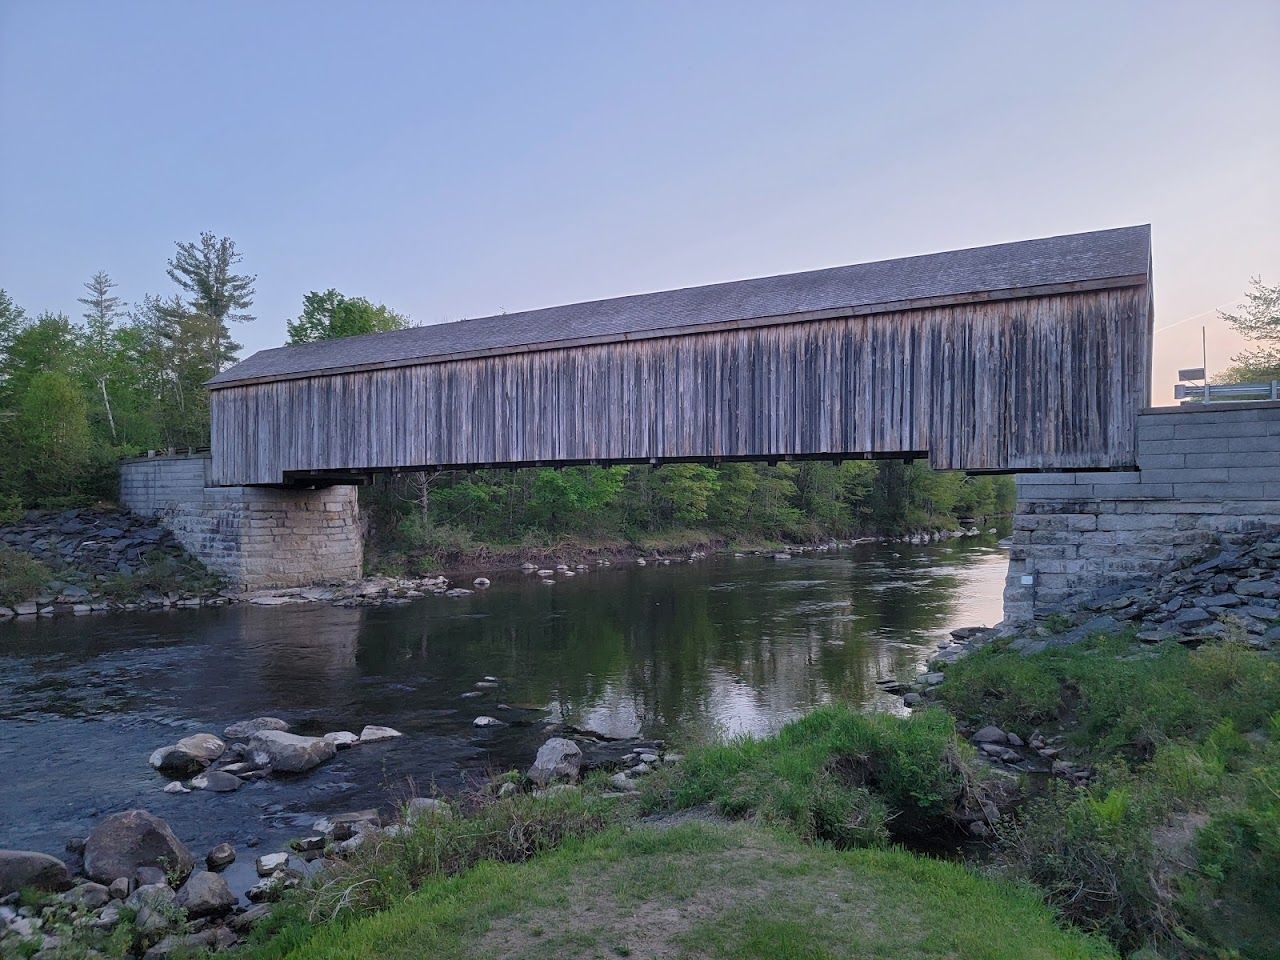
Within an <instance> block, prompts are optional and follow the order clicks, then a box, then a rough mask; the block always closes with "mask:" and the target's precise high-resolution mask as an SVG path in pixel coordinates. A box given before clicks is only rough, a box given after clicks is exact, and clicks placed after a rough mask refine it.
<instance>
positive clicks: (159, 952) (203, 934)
mask: <svg viewBox="0 0 1280 960" xmlns="http://www.w3.org/2000/svg"><path fill="white" fill-rule="evenodd" d="M237 939H238V938H237V937H236V935H235V934H234V933H232V932H231V931H230V930H228V929H227V928H226V927H208V928H206V929H204V930H201V931H199V932H197V933H184V934H172V935H170V936H167V937H164V938H163V939H162V940H161V941H160V942H159V943H157V944H156V945H155V946H153V947H152V948H151V949H150V950H148V951H147V952H146V953H144V954H143V955H142V960H176V958H178V957H191V956H196V955H203V954H204V953H206V952H208V951H211V950H226V949H227V948H228V947H233V946H235V944H236V941H237Z"/></svg>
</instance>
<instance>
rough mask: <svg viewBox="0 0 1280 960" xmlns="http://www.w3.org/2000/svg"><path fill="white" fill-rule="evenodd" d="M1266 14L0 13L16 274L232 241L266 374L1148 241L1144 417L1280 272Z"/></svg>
mask: <svg viewBox="0 0 1280 960" xmlns="http://www.w3.org/2000/svg"><path fill="white" fill-rule="evenodd" d="M1277 51H1280V2H1276V0H1261V2H1245V0H1241V2H1231V0H1203V2H1201V3H1177V2H1154V3H1137V2H1117V0H1110V2H1106V3H1093V2H1074V3H1070V4H1049V3H1040V2H1022V3H1000V2H985V3H974V2H964V3H947V4H941V3H939V4H932V3H924V2H903V3H894V4H888V3H865V4H862V3H855V2H840V3H822V2H816V0H815V2H802V0H788V2H781V0H779V2H776V3H757V2H751V0H733V2H726V3H718V2H710V0H704V2H699V3H697V4H684V3H674V2H671V3H659V2H650V3H645V2H633V3H626V4H624V3H599V2H590V3H589V2H586V0H582V2H579V3H561V2H523V0H522V2H477V3H472V4H457V3H438V4H430V3H393V2H367V3H359V4H350V3H337V2H323V0H321V2H316V0H309V2H292V3H291V2H284V0H276V2H272V3H266V4H264V3H258V2H230V0H224V2H220V3H216V4H195V3H182V4H175V3H172V2H154V3H152V2H132V0H113V2H112V3H109V4H107V3H100V2H89V3H78V2H70V0H0V131H2V133H0V143H2V144H3V146H0V287H3V288H5V289H7V290H8V291H9V293H10V295H11V296H13V298H14V299H15V300H16V301H17V302H18V303H19V304H20V305H22V306H23V307H25V308H26V309H27V310H28V311H29V312H34V311H38V310H43V309H50V310H62V311H65V312H67V313H70V314H72V315H78V314H79V313H80V312H81V310H82V308H81V306H80V305H79V304H78V303H76V297H77V296H80V295H81V294H82V292H83V291H82V289H81V284H82V283H83V281H84V280H86V279H87V278H88V277H89V276H90V275H91V274H92V273H94V272H95V271H97V270H106V271H107V272H108V273H110V274H111V276H112V277H113V278H115V279H116V281H117V282H118V283H119V288H118V290H117V292H118V293H119V294H120V295H122V296H123V297H125V298H126V299H127V300H129V301H137V300H140V299H141V298H142V296H143V295H144V294H147V293H168V292H170V290H171V289H172V285H171V283H170V281H169V280H168V279H167V277H166V276H165V261H166V259H167V258H169V257H170V256H172V254H173V250H174V243H175V242H176V241H179V240H192V239H195V238H196V237H197V236H198V235H199V234H200V232H201V231H202V230H211V231H213V232H215V233H217V234H218V235H226V236H230V237H232V238H234V240H235V241H236V244H237V246H238V248H239V250H240V251H241V252H242V253H243V255H244V261H243V264H242V266H243V268H244V269H245V270H246V271H247V272H249V273H253V274H256V275H257V285H256V287H257V295H256V298H255V303H254V309H253V312H254V313H256V315H257V317H258V319H257V320H256V321H255V322H253V323H251V324H247V325H244V326H240V327H237V329H236V330H235V331H234V333H235V335H236V336H237V339H239V340H240V341H241V342H242V343H243V344H244V345H245V347H246V351H245V354H246V355H247V353H249V352H252V351H253V350H256V349H260V348H263V347H268V346H276V345H278V344H280V343H282V342H283V341H284V339H285V321H286V320H287V319H288V318H290V317H293V316H296V315H297V314H298V312H299V310H300V308H301V302H302V297H303V295H304V294H305V293H306V292H307V291H309V290H322V289H326V288H328V287H336V288H337V289H339V290H341V291H342V292H343V293H345V294H347V295H349V296H364V297H368V298H369V299H371V300H374V301H377V302H382V303H386V304H388V305H389V306H392V307H394V308H396V309H397V310H400V311H401V312H404V313H408V314H409V315H410V316H411V317H412V318H413V320H414V321H415V322H419V323H435V322H440V321H447V320H456V319H461V318H464V317H477V316H485V315H489V314H494V313H500V312H502V311H510V312H514V311H517V310H522V309H529V308H534V307H541V306H549V305H553V304H560V303H571V302H575V301H580V300H587V299H595V298H600V297H608V296H617V295H624V294H629V293H639V292H646V291H651V290H662V289H670V288H675V287H684V286H690V285H695V284H701V283H713V282H717V281H722V280H732V279H739V278H744V277H751V276H762V275H769V274H777V273H786V272H791V271H796V270H807V269H814V268H818V267H825V266H833V265H838V264H846V263H857V262H862V261H867V260H881V259H885V258H889V257H897V256H909V255H912V254H919V253H928V252H933V251H937V250H946V249H953V248H958V247H968V246H975V245H980V244H986V243H999V242H1004V241H1010V240H1021V239H1027V238H1031V237H1039V236H1050V235H1055V234H1061V233H1071V232H1076V231H1082V230H1093V229H1101V228H1106V227H1113V226H1120V225H1125V224H1133V223H1151V224H1152V231H1153V247H1154V253H1153V256H1154V277H1155V299H1156V319H1155V325H1156V328H1157V333H1156V337H1155V350H1154V366H1153V400H1154V401H1155V402H1156V403H1166V402H1169V401H1170V400H1171V397H1172V383H1173V382H1174V380H1175V379H1176V371H1177V369H1178V368H1179V367H1188V366H1199V365H1200V334H1201V329H1200V328H1201V325H1202V324H1204V325H1206V326H1207V328H1208V359H1209V366H1210V369H1211V370H1213V369H1220V368H1221V367H1223V366H1225V365H1226V364H1227V363H1228V362H1229V360H1230V357H1231V355H1232V354H1234V353H1236V352H1238V351H1239V350H1240V349H1242V348H1243V347H1244V346H1245V344H1244V343H1243V341H1241V340H1240V339H1239V338H1238V337H1237V336H1235V335H1234V333H1233V332H1232V331H1230V330H1229V329H1228V327H1227V326H1226V325H1225V324H1224V323H1222V322H1221V321H1220V320H1218V319H1217V318H1216V310H1218V309H1220V308H1223V307H1224V306H1229V305H1230V304H1232V303H1233V302H1235V301H1238V300H1239V299H1240V298H1241V297H1242V296H1243V294H1244V293H1245V291H1246V289H1247V287H1248V283H1249V280H1250V278H1251V277H1253V276H1258V275H1261V276H1262V277H1263V279H1264V280H1267V281H1268V282H1270V283H1280V184H1278V181H1280V176H1278V173H1280V122H1278V121H1280V54H1278V53H1277Z"/></svg>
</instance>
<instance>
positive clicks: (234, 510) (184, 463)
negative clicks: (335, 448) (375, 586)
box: [120, 454, 364, 589]
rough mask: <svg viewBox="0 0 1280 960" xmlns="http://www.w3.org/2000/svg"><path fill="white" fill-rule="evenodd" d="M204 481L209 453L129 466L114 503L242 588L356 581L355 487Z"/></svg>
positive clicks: (359, 545)
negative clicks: (159, 525)
mask: <svg viewBox="0 0 1280 960" xmlns="http://www.w3.org/2000/svg"><path fill="white" fill-rule="evenodd" d="M209 475H210V458H209V455H208V454H203V455H191V456H161V457H146V458H138V459H134V460H127V461H125V462H124V463H123V464H121V467H120V502H121V504H122V505H123V506H125V507H127V508H128V509H130V510H132V511H133V512H135V513H139V514H143V515H145V516H154V517H159V518H160V519H161V520H162V521H163V522H164V524H165V526H167V527H169V529H171V530H172V531H173V532H174V535H175V536H176V537H177V538H178V540H179V541H180V542H181V543H182V545H183V546H184V547H186V548H187V550H189V551H190V552H191V553H192V554H193V555H195V556H196V557H198V558H199V559H200V560H201V561H202V562H203V563H204V564H205V566H207V567H208V568H209V569H210V570H214V571H216V572H217V573H220V574H222V575H223V576H224V577H226V578H227V580H228V581H229V582H230V583H231V584H233V585H234V586H237V587H239V588H242V589H258V588H267V587H296V586H303V585H305V584H310V583H317V582H333V581H345V580H355V579H357V578H359V577H360V576H361V574H362V572H363V559H364V558H363V541H362V538H361V529H360V514H359V506H358V504H357V502H356V488H355V487H351V486H334V487H326V488H324V489H321V490H285V489H277V488H273V487H213V486H209V485H208V478H209Z"/></svg>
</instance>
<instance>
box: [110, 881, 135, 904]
mask: <svg viewBox="0 0 1280 960" xmlns="http://www.w3.org/2000/svg"><path fill="white" fill-rule="evenodd" d="M107 893H108V894H109V895H110V896H111V899H112V900H124V899H125V898H127V897H128V896H129V894H131V893H133V880H131V879H130V878H129V877H116V878H115V879H114V880H112V881H111V883H110V884H109V885H108V886H107Z"/></svg>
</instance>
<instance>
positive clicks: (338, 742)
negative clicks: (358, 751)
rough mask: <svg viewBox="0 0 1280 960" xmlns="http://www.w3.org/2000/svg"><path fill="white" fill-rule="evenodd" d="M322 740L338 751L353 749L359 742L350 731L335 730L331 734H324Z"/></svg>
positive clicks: (358, 738)
mask: <svg viewBox="0 0 1280 960" xmlns="http://www.w3.org/2000/svg"><path fill="white" fill-rule="evenodd" d="M324 738H325V739H326V740H328V741H329V742H330V743H332V744H333V745H334V746H335V747H337V748H338V749H339V750H346V749H347V748H348V747H354V746H355V745H356V744H357V743H359V742H360V737H359V736H357V735H356V734H354V733H352V732H351V731H350V730H335V731H334V732H333V733H326V734H325V735H324Z"/></svg>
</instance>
